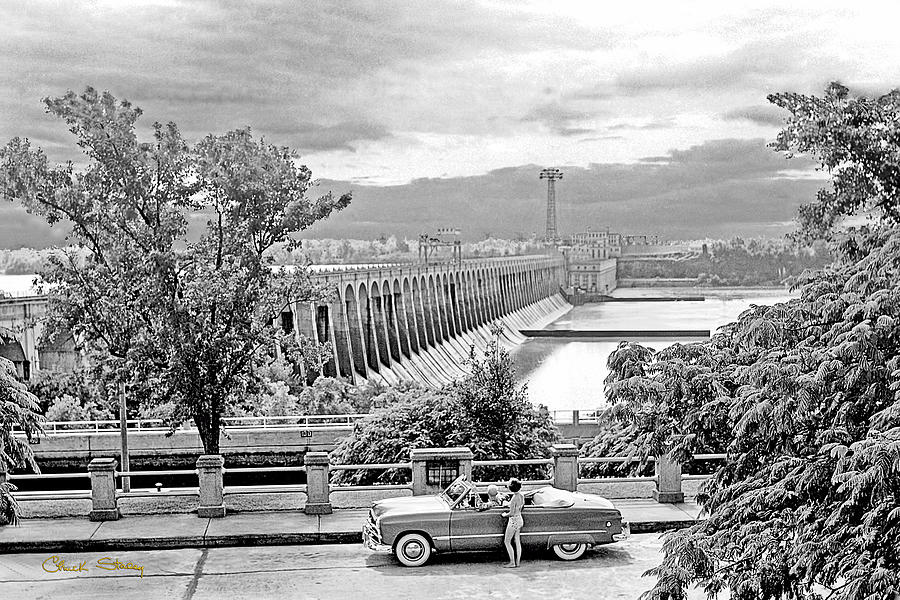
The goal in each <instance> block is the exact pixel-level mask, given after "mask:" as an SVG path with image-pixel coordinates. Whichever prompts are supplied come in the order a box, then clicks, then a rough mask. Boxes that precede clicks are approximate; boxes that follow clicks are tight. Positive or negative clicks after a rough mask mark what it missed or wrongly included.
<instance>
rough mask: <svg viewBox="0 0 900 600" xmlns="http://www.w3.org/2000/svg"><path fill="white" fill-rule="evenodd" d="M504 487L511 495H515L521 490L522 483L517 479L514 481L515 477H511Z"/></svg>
mask: <svg viewBox="0 0 900 600" xmlns="http://www.w3.org/2000/svg"><path fill="white" fill-rule="evenodd" d="M506 487H508V488H509V491H511V492H512V493H514V494H515V493H516V492H518V491H519V490H521V489H522V482H521V481H519V480H518V479H516V478H515V477H513V478H512V479H510V480H509V483H508V484H507V486H506Z"/></svg>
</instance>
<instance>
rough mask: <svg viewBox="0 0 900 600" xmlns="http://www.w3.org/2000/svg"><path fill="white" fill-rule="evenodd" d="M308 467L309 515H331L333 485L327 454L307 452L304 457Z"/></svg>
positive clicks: (307, 498)
mask: <svg viewBox="0 0 900 600" xmlns="http://www.w3.org/2000/svg"><path fill="white" fill-rule="evenodd" d="M303 464H304V465H306V506H305V507H304V508H303V512H305V513H306V514H308V515H330V514H331V484H330V479H329V478H330V476H331V474H330V469H329V468H328V453H327V452H307V453H306V455H305V456H304V457H303Z"/></svg>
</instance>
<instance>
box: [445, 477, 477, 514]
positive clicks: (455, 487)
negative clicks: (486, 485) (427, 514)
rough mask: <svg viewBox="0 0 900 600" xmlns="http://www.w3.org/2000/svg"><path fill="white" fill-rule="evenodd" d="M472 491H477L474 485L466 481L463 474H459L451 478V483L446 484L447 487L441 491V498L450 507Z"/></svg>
mask: <svg viewBox="0 0 900 600" xmlns="http://www.w3.org/2000/svg"><path fill="white" fill-rule="evenodd" d="M472 492H475V493H477V490H476V489H475V486H474V485H473V484H472V482H471V481H468V479H467V478H466V476H465V475H460V476H459V477H457V478H456V479H455V480H453V483H451V484H450V485H448V486H447V489H445V490H444V491H443V492H441V498H443V499H444V501H445V502H446V503H447V504H449V505H450V506H451V507H452V506H455V505H456V504H459V502H460V501H461V499H462V498H465V497H466V496H468V495H469V494H470V493H472Z"/></svg>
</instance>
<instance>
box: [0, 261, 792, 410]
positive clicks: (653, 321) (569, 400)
mask: <svg viewBox="0 0 900 600" xmlns="http://www.w3.org/2000/svg"><path fill="white" fill-rule="evenodd" d="M353 266H358V265H353ZM337 267H338V268H340V267H343V268H347V267H348V266H346V265H337ZM33 279H34V275H0V291H3V292H6V293H8V294H11V295H13V296H25V295H30V294H33V293H35V292H34V290H33V288H32V285H31V284H32V281H33ZM613 296H614V297H619V298H625V297H629V298H651V297H656V298H658V297H672V298H676V297H684V296H704V297H705V299H704V300H703V301H702V302H675V301H673V302H650V301H647V302H607V303H601V304H586V305H583V306H577V307H575V308H573V309H572V310H571V311H570V312H568V313H566V314H565V315H563V316H562V317H560V318H559V319H557V320H556V321H554V322H553V323H551V324H550V325H548V326H547V327H546V329H574V330H578V329H638V330H640V329H709V330H715V329H716V328H717V327H720V326H721V325H724V324H725V323H728V322H730V321H733V320H734V319H735V318H737V316H738V315H739V314H741V312H742V311H744V310H746V309H747V308H749V307H750V305H751V304H774V303H776V302H783V301H785V300H788V299H790V298H791V297H792V296H791V295H790V294H789V293H788V292H787V290H785V289H782V288H778V289H771V288H620V289H617V290H615V291H614V292H613ZM633 341H637V342H641V343H644V344H646V345H649V346H650V347H652V348H656V349H659V348H663V347H665V346H668V345H670V344H672V343H674V342H676V341H682V342H684V341H690V340H683V339H682V340H677V339H659V338H656V339H644V340H642V339H634V340H633ZM617 345H618V342H617V341H614V340H599V341H593V340H586V339H560V338H532V339H529V340H528V341H526V342H525V343H524V344H522V345H521V346H519V347H518V348H516V349H515V350H514V351H513V358H514V360H515V363H516V368H517V370H518V376H519V378H520V379H521V380H522V381H525V382H527V383H528V394H529V398H530V399H531V401H532V402H534V403H536V404H537V403H540V404H544V405H546V406H547V407H548V408H549V409H550V410H555V411H568V410H594V409H596V408H598V407H600V406H602V405H603V404H604V395H603V380H604V378H605V377H606V375H607V374H608V372H609V371H608V370H607V368H606V360H607V358H608V357H609V354H610V352H612V351H613V350H614V349H615V348H616V346H617Z"/></svg>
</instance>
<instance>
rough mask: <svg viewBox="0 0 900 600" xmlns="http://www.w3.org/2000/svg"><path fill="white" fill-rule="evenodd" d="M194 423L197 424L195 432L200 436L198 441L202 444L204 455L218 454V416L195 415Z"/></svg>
mask: <svg viewBox="0 0 900 600" xmlns="http://www.w3.org/2000/svg"><path fill="white" fill-rule="evenodd" d="M194 422H195V423H196V424H197V432H198V433H199V434H200V441H201V442H203V453H204V454H218V453H219V435H220V433H219V415H217V414H215V413H212V414H201V413H198V414H195V415H194Z"/></svg>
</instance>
